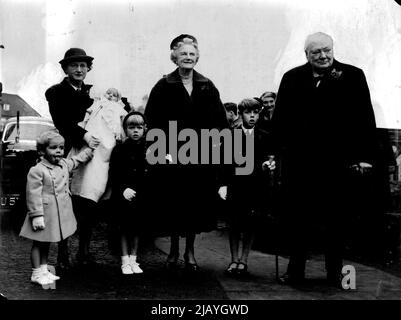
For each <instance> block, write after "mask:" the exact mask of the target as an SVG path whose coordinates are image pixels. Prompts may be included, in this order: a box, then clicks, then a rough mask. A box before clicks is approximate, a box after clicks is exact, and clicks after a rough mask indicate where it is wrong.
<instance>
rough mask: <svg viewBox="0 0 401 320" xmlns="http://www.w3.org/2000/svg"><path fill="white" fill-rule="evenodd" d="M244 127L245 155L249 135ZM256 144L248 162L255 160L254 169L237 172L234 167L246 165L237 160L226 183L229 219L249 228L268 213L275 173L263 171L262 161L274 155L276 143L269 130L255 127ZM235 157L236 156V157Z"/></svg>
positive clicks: (238, 225)
mask: <svg viewBox="0 0 401 320" xmlns="http://www.w3.org/2000/svg"><path fill="white" fill-rule="evenodd" d="M236 130H241V138H242V154H243V155H244V154H245V152H246V142H245V141H246V136H245V133H244V130H243V129H236ZM251 137H252V139H253V144H254V153H253V157H250V156H249V155H248V159H249V161H252V163H253V170H252V172H251V173H250V174H247V175H238V174H236V172H235V169H238V168H240V167H244V166H245V164H241V165H239V164H236V163H234V164H233V166H231V170H230V174H229V175H228V177H227V178H226V179H227V181H226V182H224V181H223V182H222V183H221V184H222V185H227V186H228V189H227V203H228V209H229V211H230V212H229V214H227V219H228V221H229V222H230V224H231V225H234V226H235V227H237V228H240V229H248V228H250V227H255V223H257V222H258V221H260V219H259V218H260V217H261V215H263V214H267V211H268V208H270V203H269V202H271V201H272V200H273V199H271V195H272V190H270V188H271V183H272V181H271V179H272V172H270V170H268V169H266V170H264V169H263V167H262V164H263V163H264V162H265V161H267V160H269V156H271V155H274V153H275V151H274V145H273V142H272V139H271V136H270V134H269V133H268V132H266V131H264V130H262V129H260V128H258V127H255V128H254V129H253V132H252V134H251ZM233 158H235V157H233Z"/></svg>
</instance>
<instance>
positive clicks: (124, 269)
mask: <svg viewBox="0 0 401 320" xmlns="http://www.w3.org/2000/svg"><path fill="white" fill-rule="evenodd" d="M121 271H122V273H123V274H133V273H134V271H133V270H132V268H131V265H130V264H129V263H123V264H122V265H121Z"/></svg>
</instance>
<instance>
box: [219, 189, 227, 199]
mask: <svg viewBox="0 0 401 320" xmlns="http://www.w3.org/2000/svg"><path fill="white" fill-rule="evenodd" d="M217 192H218V194H219V196H220V198H222V199H223V200H226V199H227V186H221V187H220V188H219V191H217Z"/></svg>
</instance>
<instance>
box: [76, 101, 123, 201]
mask: <svg viewBox="0 0 401 320" xmlns="http://www.w3.org/2000/svg"><path fill="white" fill-rule="evenodd" d="M126 114H127V112H126V111H125V110H124V108H123V107H122V106H121V105H120V104H119V103H118V102H113V101H109V100H106V99H102V100H100V101H96V102H94V103H93V105H92V106H91V107H90V108H89V109H88V112H87V114H86V116H85V119H84V121H83V122H81V123H80V125H81V126H82V127H83V128H84V129H86V130H87V131H88V132H89V133H90V134H92V135H93V136H95V137H97V138H98V139H99V140H100V144H99V146H98V147H97V148H96V149H95V150H94V153H93V158H92V160H90V161H89V162H88V163H87V164H85V165H81V166H79V167H78V168H77V169H76V170H74V171H73V173H72V181H71V192H72V194H73V195H78V196H81V197H84V198H87V199H91V200H93V201H95V202H98V201H99V200H100V198H102V196H103V199H104V198H107V197H108V192H105V191H106V187H107V181H108V174H109V162H110V156H111V152H112V150H113V148H114V146H115V145H116V139H122V138H123V136H124V131H123V128H122V120H123V119H124V117H125V115H126ZM79 151H80V150H77V149H72V150H71V152H70V154H69V155H74V154H76V153H78V152H79Z"/></svg>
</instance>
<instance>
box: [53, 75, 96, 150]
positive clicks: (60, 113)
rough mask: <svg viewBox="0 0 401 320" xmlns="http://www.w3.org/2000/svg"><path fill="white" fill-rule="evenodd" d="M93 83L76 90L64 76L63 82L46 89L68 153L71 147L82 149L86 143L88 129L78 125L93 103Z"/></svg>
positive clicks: (54, 118)
mask: <svg viewBox="0 0 401 320" xmlns="http://www.w3.org/2000/svg"><path fill="white" fill-rule="evenodd" d="M91 87H92V85H86V84H82V87H81V90H80V91H77V90H75V89H74V88H73V87H72V86H71V85H70V84H69V83H68V81H67V78H64V79H63V81H61V83H59V84H56V85H54V86H52V87H50V88H49V89H47V90H46V93H45V96H46V100H47V101H48V103H49V111H50V115H51V116H52V119H53V122H54V125H55V127H56V128H57V129H58V131H59V132H60V134H61V135H62V136H63V137H64V139H65V151H64V154H65V155H67V154H68V152H69V150H70V149H71V147H75V148H77V149H80V148H81V147H83V145H84V140H83V137H84V135H85V133H86V130H85V129H83V128H82V127H80V126H79V125H78V123H79V122H81V121H82V120H83V119H84V117H85V113H86V109H88V108H89V107H90V106H91V105H92V103H93V99H92V98H91V97H90V96H89V91H90V89H91Z"/></svg>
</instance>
